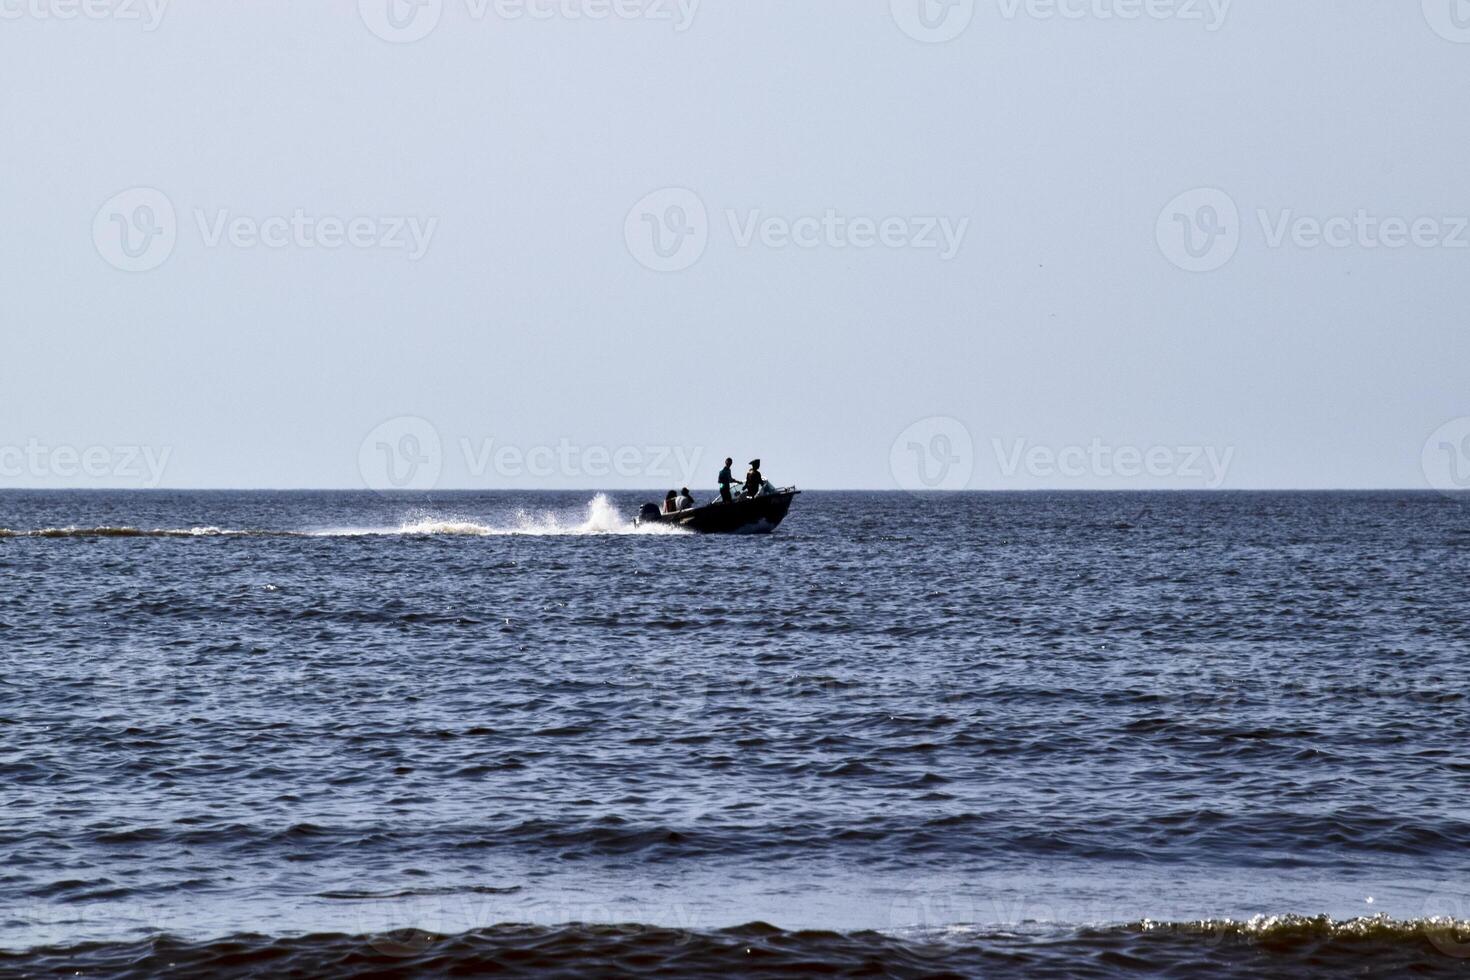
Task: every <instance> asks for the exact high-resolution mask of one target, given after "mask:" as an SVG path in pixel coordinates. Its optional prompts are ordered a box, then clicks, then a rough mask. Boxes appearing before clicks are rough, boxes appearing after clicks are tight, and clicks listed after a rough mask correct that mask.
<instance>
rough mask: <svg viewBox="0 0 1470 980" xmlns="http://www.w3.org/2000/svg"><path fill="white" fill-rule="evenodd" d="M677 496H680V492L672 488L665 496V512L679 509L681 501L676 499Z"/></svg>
mask: <svg viewBox="0 0 1470 980" xmlns="http://www.w3.org/2000/svg"><path fill="white" fill-rule="evenodd" d="M677 496H678V494H676V493H674V491H672V490H670V491H669V492H668V493H667V494H666V495H665V496H664V513H665V514H672V513H674V512H675V511H677V510H678V509H679V503H678V501H677V500H676V499H675V498H676V497H677Z"/></svg>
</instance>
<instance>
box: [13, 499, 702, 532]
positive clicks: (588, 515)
mask: <svg viewBox="0 0 1470 980" xmlns="http://www.w3.org/2000/svg"><path fill="white" fill-rule="evenodd" d="M688 533H689V532H688V531H685V530H684V529H682V528H678V527H672V526H665V525H657V524H656V525H644V526H641V527H640V526H637V525H635V524H634V523H633V522H632V521H630V520H628V519H626V518H625V517H624V516H623V515H622V513H621V512H620V511H619V510H618V509H617V507H616V506H615V505H614V504H613V503H612V501H611V500H609V499H608V498H607V496H606V495H605V494H598V495H597V496H595V497H593V498H592V500H591V501H590V502H589V503H588V504H587V509H586V512H585V513H584V514H582V515H578V516H572V517H566V516H563V515H559V514H556V513H553V512H550V511H543V512H539V513H532V512H529V511H517V512H515V514H514V516H513V517H511V519H510V520H509V521H504V522H499V521H496V522H487V521H485V520H482V519H476V518H471V517H463V516H457V515H455V516H444V515H439V514H433V513H418V514H414V515H412V516H410V517H409V518H408V519H406V520H404V521H402V522H401V523H399V524H396V525H390V526H383V527H348V528H329V529H325V530H308V531H287V530H228V529H225V528H218V527H190V528H155V529H153V530H148V529H144V528H137V527H47V528H40V529H37V530H32V531H15V530H10V529H8V528H0V539H4V538H12V539H13V538H230V537H234V538H424V537H474V538H494V537H517V536H526V537H575V536H589V535H592V536H595V535H622V534H638V535H660V534H663V535H667V534H675V535H679V534H688Z"/></svg>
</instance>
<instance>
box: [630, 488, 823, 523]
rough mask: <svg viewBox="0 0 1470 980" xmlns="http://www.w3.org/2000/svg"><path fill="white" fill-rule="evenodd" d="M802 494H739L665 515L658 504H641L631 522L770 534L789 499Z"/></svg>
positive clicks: (783, 516)
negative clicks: (725, 500) (724, 499)
mask: <svg viewBox="0 0 1470 980" xmlns="http://www.w3.org/2000/svg"><path fill="white" fill-rule="evenodd" d="M799 493H801V491H800V490H798V489H796V488H795V487H787V488H785V489H784V490H777V491H775V492H774V493H762V494H760V495H758V496H755V497H740V498H737V499H736V500H734V501H732V502H731V503H728V504H727V503H723V502H721V501H715V502H714V503H712V504H706V505H705V506H703V507H695V508H693V509H691V510H681V511H675V512H674V513H672V514H665V513H663V512H662V511H660V510H659V506H658V504H653V503H648V504H644V505H643V507H642V509H641V510H639V512H638V516H637V518H635V519H634V522H633V523H634V524H637V525H640V526H641V525H644V524H671V525H673V526H674V527H682V528H686V529H687V530H690V531H695V532H697V533H699V534H770V533H771V532H772V531H774V530H776V528H777V526H778V525H780V523H781V522H782V521H783V520H785V519H786V512H787V511H789V510H790V509H791V501H792V500H794V499H796V495H797V494H799Z"/></svg>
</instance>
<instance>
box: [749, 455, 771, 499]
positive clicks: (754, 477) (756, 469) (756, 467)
mask: <svg viewBox="0 0 1470 980" xmlns="http://www.w3.org/2000/svg"><path fill="white" fill-rule="evenodd" d="M765 482H766V481H765V480H763V479H761V461H760V460H758V459H753V460H751V461H750V470H749V471H748V472H747V473H746V474H745V495H746V496H747V497H754V496H755V495H756V494H758V493H760V492H761V485H762V484H763V483H765Z"/></svg>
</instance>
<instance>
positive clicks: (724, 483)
mask: <svg viewBox="0 0 1470 980" xmlns="http://www.w3.org/2000/svg"><path fill="white" fill-rule="evenodd" d="M734 463H735V461H734V460H733V459H731V458H729V457H728V456H727V457H725V468H724V469H722V470H720V479H719V482H720V502H721V503H725V504H728V503H732V502H733V501H734V500H735V498H734V497H732V496H730V484H732V483H734V482H735V477H733V476H732V475H730V467H731V466H732V465H733V464H734Z"/></svg>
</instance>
